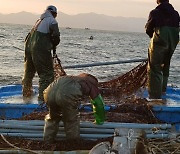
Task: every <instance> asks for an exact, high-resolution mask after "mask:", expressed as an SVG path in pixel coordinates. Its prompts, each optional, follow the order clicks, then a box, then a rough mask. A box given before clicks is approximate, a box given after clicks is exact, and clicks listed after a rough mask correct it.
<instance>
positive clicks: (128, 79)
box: [54, 58, 147, 100]
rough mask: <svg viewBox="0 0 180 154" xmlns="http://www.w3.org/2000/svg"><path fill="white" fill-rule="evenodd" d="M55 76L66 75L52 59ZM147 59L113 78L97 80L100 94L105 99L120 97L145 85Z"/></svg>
mask: <svg viewBox="0 0 180 154" xmlns="http://www.w3.org/2000/svg"><path fill="white" fill-rule="evenodd" d="M54 62H55V63H54V70H55V78H58V77H59V76H64V75H66V73H65V71H64V70H63V68H62V66H61V63H60V61H57V58H56V60H55V61H54ZM146 67H147V61H143V62H141V63H140V64H139V65H138V66H136V67H134V68H133V69H132V70H130V71H129V72H127V73H125V74H123V75H120V76H118V77H116V78H115V79H112V80H109V81H106V82H99V88H100V90H101V94H102V95H103V97H104V98H105V99H106V100H112V99H116V100H117V99H118V100H119V99H122V98H124V97H127V96H130V95H131V94H134V93H135V92H137V90H139V89H140V88H143V87H145V85H146V81H147V69H146Z"/></svg>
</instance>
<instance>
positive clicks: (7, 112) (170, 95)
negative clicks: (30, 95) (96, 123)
mask: <svg viewBox="0 0 180 154" xmlns="http://www.w3.org/2000/svg"><path fill="white" fill-rule="evenodd" d="M37 91H38V87H37V86H34V92H35V93H37ZM16 96H17V97H20V96H21V97H22V86H21V85H20V84H19V85H8V86H2V87H0V118H1V119H14V118H20V117H22V116H24V115H27V114H30V113H32V112H33V111H42V110H47V109H46V108H41V107H40V106H39V105H38V103H37V101H33V102H29V103H28V104H24V103H23V102H19V100H20V99H21V100H22V98H20V99H13V103H9V102H8V101H9V100H11V99H10V98H16ZM147 96H148V94H147V91H145V92H144V94H143V97H144V98H147ZM164 99H167V100H168V101H169V102H170V103H169V105H154V106H153V113H154V115H155V116H156V117H157V118H158V119H159V120H161V121H163V122H166V123H170V124H175V126H176V130H178V131H180V88H174V87H168V89H167V95H166V96H165V97H164ZM16 100H17V102H16ZM81 107H83V109H84V110H86V111H91V110H92V108H91V106H81ZM81 107H80V108H81ZM112 108H115V106H113V105H112V106H109V105H107V106H105V109H106V110H107V111H108V110H110V109H112Z"/></svg>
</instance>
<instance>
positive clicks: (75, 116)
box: [63, 102, 80, 139]
mask: <svg viewBox="0 0 180 154" xmlns="http://www.w3.org/2000/svg"><path fill="white" fill-rule="evenodd" d="M77 104H78V103H76V102H71V103H70V102H68V103H66V105H63V122H64V128H65V133H66V138H67V139H79V138H80V120H79V119H80V118H79V111H78V105H77Z"/></svg>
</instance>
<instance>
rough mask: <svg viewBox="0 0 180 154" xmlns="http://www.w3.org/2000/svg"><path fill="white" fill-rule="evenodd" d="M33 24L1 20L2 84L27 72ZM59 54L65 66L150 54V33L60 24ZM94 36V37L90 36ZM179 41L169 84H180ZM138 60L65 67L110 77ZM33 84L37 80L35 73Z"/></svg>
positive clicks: (73, 72)
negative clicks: (26, 46)
mask: <svg viewBox="0 0 180 154" xmlns="http://www.w3.org/2000/svg"><path fill="white" fill-rule="evenodd" d="M31 27H32V26H30V25H14V24H0V66H1V67H0V86H3V85H8V84H21V79H22V76H23V73H24V39H25V37H26V35H27V34H28V32H29V31H30V30H31ZM60 33H61V36H60V37H61V42H60V44H59V45H58V46H57V55H58V57H59V58H60V59H61V64H62V66H71V65H75V64H91V63H97V62H112V61H119V60H122V61H123V60H133V59H142V58H147V51H148V46H149V41H150V39H149V37H148V36H147V35H146V34H145V33H136V32H120V31H103V30H92V29H75V28H71V29H66V28H60ZM90 36H93V40H92V39H89V38H90ZM179 59H180V44H178V46H177V48H176V50H175V53H174V55H173V57H172V60H171V67H170V77H169V82H168V83H169V84H170V85H174V86H178V87H179V86H180V69H179V68H180V62H179ZM138 64H139V63H128V64H116V65H108V66H96V67H86V68H79V69H66V70H65V71H66V72H67V74H68V75H77V74H79V73H82V72H86V73H90V74H92V75H94V76H96V77H97V78H98V79H99V81H108V80H110V79H113V78H115V77H117V76H120V75H122V74H124V73H126V72H128V71H129V70H131V69H132V68H133V67H135V66H137V65H138ZM33 82H34V84H38V77H37V75H36V76H35V79H34V80H33Z"/></svg>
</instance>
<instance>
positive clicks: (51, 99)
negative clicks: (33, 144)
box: [44, 73, 105, 143]
mask: <svg viewBox="0 0 180 154" xmlns="http://www.w3.org/2000/svg"><path fill="white" fill-rule="evenodd" d="M83 96H89V97H90V101H91V103H92V106H93V113H94V116H95V122H94V123H95V124H99V125H101V124H103V123H104V121H105V109H104V101H103V98H102V96H101V94H100V92H99V89H98V80H97V79H96V78H95V77H94V76H93V75H90V74H87V73H82V74H79V75H77V76H68V75H67V76H63V77H60V78H58V79H57V80H55V81H54V82H53V83H51V84H50V85H49V86H48V87H47V88H46V89H45V90H44V100H45V103H46V105H47V107H48V109H49V114H47V115H46V117H45V126H44V140H45V141H47V142H51V143H52V142H54V140H55V137H56V135H57V132H58V129H59V122H60V120H62V121H63V123H64V129H65V134H66V138H67V139H78V138H79V137H80V120H79V111H78V107H79V105H80V101H81V99H82V97H83Z"/></svg>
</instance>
